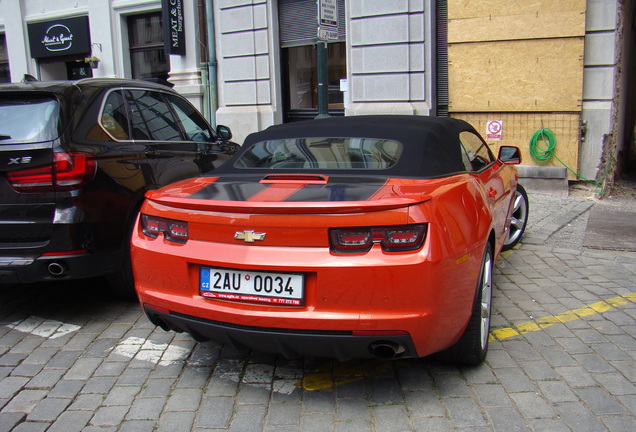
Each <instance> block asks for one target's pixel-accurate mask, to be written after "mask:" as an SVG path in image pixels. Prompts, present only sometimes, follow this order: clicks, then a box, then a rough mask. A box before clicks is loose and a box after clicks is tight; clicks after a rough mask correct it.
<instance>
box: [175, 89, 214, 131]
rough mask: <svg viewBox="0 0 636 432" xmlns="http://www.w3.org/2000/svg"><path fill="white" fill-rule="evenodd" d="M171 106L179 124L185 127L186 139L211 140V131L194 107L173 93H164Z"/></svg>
mask: <svg viewBox="0 0 636 432" xmlns="http://www.w3.org/2000/svg"><path fill="white" fill-rule="evenodd" d="M164 96H165V97H166V99H168V102H169V103H170V105H171V106H172V109H173V110H174V112H175V113H176V114H177V117H179V120H180V121H181V125H182V126H183V128H184V129H185V135H186V139H187V140H188V141H196V142H210V141H212V137H213V133H212V132H211V131H210V128H209V127H208V125H207V123H206V122H205V120H203V118H202V117H201V115H199V113H197V112H196V111H195V109H194V108H193V107H192V106H191V105H190V104H188V103H187V102H186V101H184V100H183V99H180V98H178V97H176V96H174V95H171V94H166V95H164Z"/></svg>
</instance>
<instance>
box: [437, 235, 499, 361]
mask: <svg viewBox="0 0 636 432" xmlns="http://www.w3.org/2000/svg"><path fill="white" fill-rule="evenodd" d="M493 261H494V258H493V255H492V247H491V246H490V243H488V244H487V245H486V250H485V251H484V257H483V259H482V264H481V271H480V272H479V280H478V282H477V293H476V295H475V302H474V304H473V310H472V314H471V316H470V320H469V321H468V326H467V327H466V330H465V331H464V334H463V335H462V337H461V338H460V339H459V340H458V341H457V343H455V345H453V346H451V347H450V348H447V349H446V350H444V351H442V352H441V353H440V354H439V355H438V357H440V358H441V359H443V360H447V361H451V362H454V363H461V364H465V365H478V364H480V363H481V362H483V361H484V359H485V358H486V354H487V353H488V337H489V335H490V315H491V306H492V269H493Z"/></svg>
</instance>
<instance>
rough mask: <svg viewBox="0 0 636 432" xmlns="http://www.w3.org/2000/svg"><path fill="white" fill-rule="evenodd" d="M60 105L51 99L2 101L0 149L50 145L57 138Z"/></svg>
mask: <svg viewBox="0 0 636 432" xmlns="http://www.w3.org/2000/svg"><path fill="white" fill-rule="evenodd" d="M58 120H59V105H58V102H57V101H56V100H55V99H54V98H52V97H46V96H34V97H29V96H22V95H20V96H19V97H16V96H12V97H10V98H8V97H4V98H2V99H0V145H1V144H14V143H27V142H29V143H32V142H42V141H51V140H54V139H56V138H57V137H58V135H59V131H58Z"/></svg>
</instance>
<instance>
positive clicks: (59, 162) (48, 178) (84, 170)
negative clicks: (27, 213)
mask: <svg viewBox="0 0 636 432" xmlns="http://www.w3.org/2000/svg"><path fill="white" fill-rule="evenodd" d="M96 170H97V165H96V163H95V159H93V157H92V156H91V155H88V154H85V153H55V154H54V155H53V163H52V164H51V165H46V166H43V167H38V168H29V169H25V170H19V171H11V172H8V173H7V179H8V180H9V183H10V184H11V187H12V188H13V189H14V190H15V191H17V192H25V193H26V192H31V193H43V192H55V191H68V190H74V189H79V188H81V187H83V186H85V185H86V184H87V183H88V182H90V181H91V180H92V179H93V177H94V176H95V172H96Z"/></svg>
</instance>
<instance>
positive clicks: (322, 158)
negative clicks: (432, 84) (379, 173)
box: [234, 137, 402, 170]
mask: <svg viewBox="0 0 636 432" xmlns="http://www.w3.org/2000/svg"><path fill="white" fill-rule="evenodd" d="M401 154H402V144H401V143H399V142H397V141H392V140H387V139H375V138H316V137H312V138H289V139H279V140H271V141H261V142H258V143H256V144H254V145H253V146H252V148H251V149H249V150H248V151H246V152H245V153H243V154H242V155H241V157H240V158H239V159H238V160H237V161H236V162H235V163H234V166H235V167H237V168H273V169H276V168H291V169H296V170H298V169H315V168H318V169H365V170H383V169H387V168H391V167H392V166H393V165H395V164H396V163H397V161H398V159H399V158H400V155H401Z"/></svg>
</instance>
